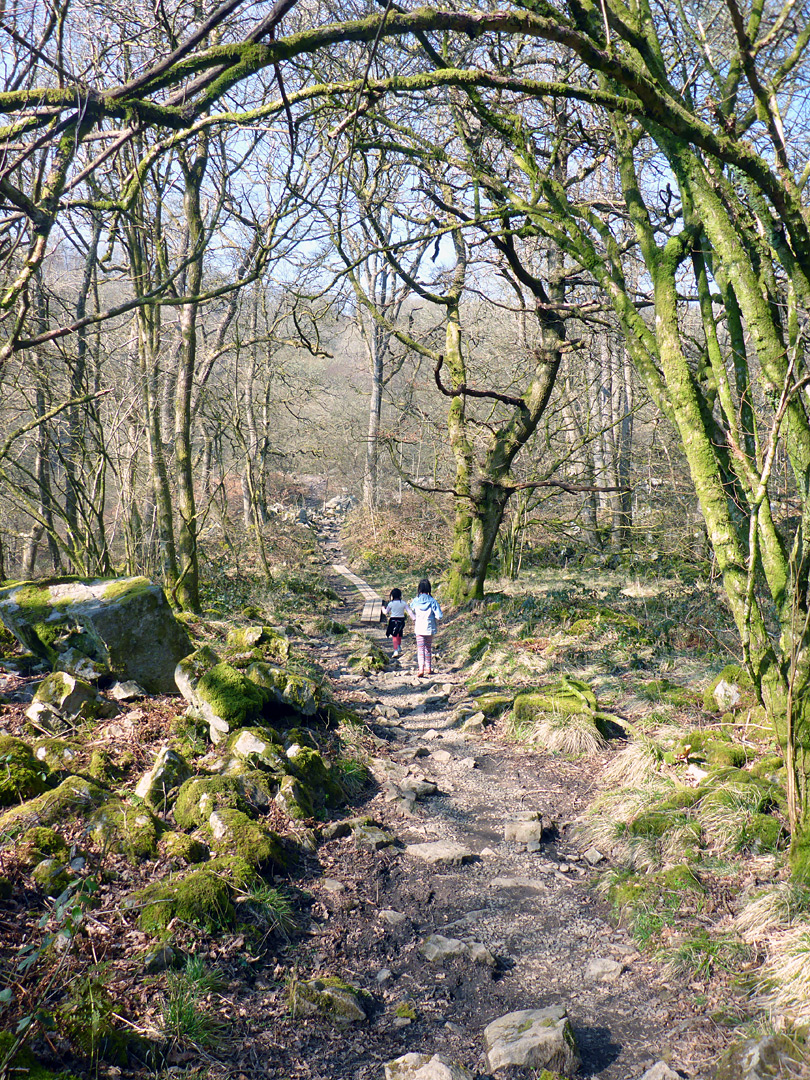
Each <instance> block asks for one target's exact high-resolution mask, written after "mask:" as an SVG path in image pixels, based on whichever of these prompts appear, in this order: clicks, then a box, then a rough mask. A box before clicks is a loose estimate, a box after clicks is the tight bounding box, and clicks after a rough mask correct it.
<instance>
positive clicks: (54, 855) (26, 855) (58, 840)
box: [14, 825, 70, 869]
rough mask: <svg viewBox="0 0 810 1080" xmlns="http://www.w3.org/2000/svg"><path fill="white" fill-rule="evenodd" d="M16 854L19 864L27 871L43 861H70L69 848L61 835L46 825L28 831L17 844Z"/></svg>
mask: <svg viewBox="0 0 810 1080" xmlns="http://www.w3.org/2000/svg"><path fill="white" fill-rule="evenodd" d="M14 854H15V857H16V859H17V862H18V864H19V865H20V866H22V867H23V868H25V869H30V868H31V867H32V866H36V865H37V863H40V862H42V860H43V859H49V858H51V859H57V860H58V861H59V862H62V863H67V862H68V861H69V859H70V851H69V849H68V846H67V844H66V843H65V841H64V840H63V839H62V837H61V836H60V835H59V833H58V832H56V830H55V829H49V828H48V827H47V826H44V825H39V826H35V827H34V828H33V829H28V830H27V831H26V832H25V833H24V834H23V836H22V837H21V838H20V840H19V841H18V843H17V844H16V846H15V849H14Z"/></svg>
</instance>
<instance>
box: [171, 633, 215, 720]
mask: <svg viewBox="0 0 810 1080" xmlns="http://www.w3.org/2000/svg"><path fill="white" fill-rule="evenodd" d="M219 660H220V658H219V657H218V656H217V654H216V653H215V652H214V650H213V649H212V648H211V647H210V646H209V645H203V646H202V648H200V649H197V650H195V651H194V652H191V653H189V654H188V656H184V657H183V659H182V660H180V662H179V663H178V664H177V666H176V667H175V669H174V681H175V683H176V685H177V689H178V690H179V691H180V693H181V694H182V695H183V697H184V698H185V699H186V701H187V702H188V703H189V704H190V705H196V698H195V690H196V688H197V683H198V682H199V681H200V679H201V678H202V677H203V675H205V673H206V672H207V671H210V670H211V668H212V667H215V666H216V665H217V664H218V663H219Z"/></svg>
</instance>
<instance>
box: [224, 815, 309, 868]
mask: <svg viewBox="0 0 810 1080" xmlns="http://www.w3.org/2000/svg"><path fill="white" fill-rule="evenodd" d="M208 827H209V830H210V833H211V838H212V839H211V845H212V847H213V848H214V850H215V851H217V852H219V853H220V854H222V853H227V854H229V855H238V856H239V858H240V859H244V860H245V862H246V863H248V864H249V865H250V866H252V867H254V868H255V869H256V870H259V871H266V870H269V869H276V870H281V871H287V870H288V869H289V866H290V859H289V857H288V856H287V853H286V852H285V850H284V847H283V846H282V843H281V838H280V837H279V836H278V835H277V834H276V833H274V832H271V831H270V829H266V828H265V827H264V826H263V825H260V824H258V823H257V822H255V821H251V819H250V818H249V817H248V816H247V814H243V813H242V812H241V811H240V810H218V811H216V812H215V813H214V814H212V815H211V818H210V820H209V825H208Z"/></svg>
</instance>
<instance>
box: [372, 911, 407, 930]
mask: <svg viewBox="0 0 810 1080" xmlns="http://www.w3.org/2000/svg"><path fill="white" fill-rule="evenodd" d="M378 915H379V917H380V918H381V919H382V921H383V922H385V923H388V925H389V926H399V925H400V924H401V923H404V922H405V920H406V919H407V918H408V916H407V915H404V914H403V913H402V912H401V911H394V910H393V909H392V908H384V909H383V910H382V911H380V912H378Z"/></svg>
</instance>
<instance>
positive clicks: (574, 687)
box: [514, 676, 597, 723]
mask: <svg viewBox="0 0 810 1080" xmlns="http://www.w3.org/2000/svg"><path fill="white" fill-rule="evenodd" d="M596 711H597V704H596V695H595V694H594V692H593V690H592V689H591V687H590V686H588V684H587V683H586V682H583V681H582V680H581V679H573V678H568V677H566V676H563V678H562V679H561V680H560V681H559V682H558V683H555V684H549V685H548V686H543V687H540V688H538V689H537V690H534V691H532V692H531V693H527V694H518V696H517V697H516V698H515V703H514V715H515V720H516V721H517V722H519V723H531V722H532V721H534V720H537V719H538V718H539V717H540V716H541V715H542V714H543V713H557V714H559V715H563V716H578V715H580V714H583V713H585V714H587V715H590V716H593V715H594V713H595V712H596Z"/></svg>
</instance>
